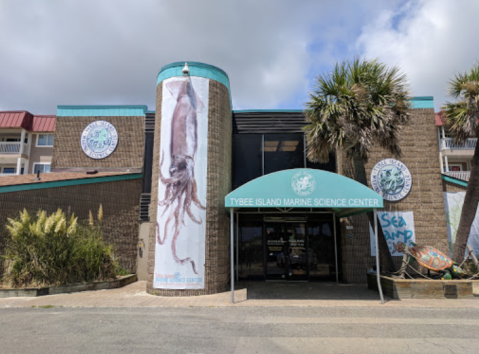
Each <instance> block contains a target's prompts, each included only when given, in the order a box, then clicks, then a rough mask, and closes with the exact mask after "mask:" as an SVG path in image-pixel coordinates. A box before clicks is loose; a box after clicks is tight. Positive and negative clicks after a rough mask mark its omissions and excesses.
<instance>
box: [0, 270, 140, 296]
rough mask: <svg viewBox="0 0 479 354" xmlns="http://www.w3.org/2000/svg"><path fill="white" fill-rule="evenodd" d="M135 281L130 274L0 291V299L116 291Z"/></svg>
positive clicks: (133, 275) (135, 276) (134, 276)
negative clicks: (110, 278) (77, 282)
mask: <svg viewBox="0 0 479 354" xmlns="http://www.w3.org/2000/svg"><path fill="white" fill-rule="evenodd" d="M137 280H138V277H137V275H136V274H131V275H126V276H123V277H120V278H118V279H115V280H111V281H104V282H98V283H90V284H71V285H59V286H52V287H47V288H23V289H21V288H20V289H12V288H10V289H0V299H2V298H7V297H37V296H44V295H58V294H69V293H77V292H80V291H91V290H105V289H116V288H122V287H124V286H125V285H128V284H131V283H134V282H136V281H137Z"/></svg>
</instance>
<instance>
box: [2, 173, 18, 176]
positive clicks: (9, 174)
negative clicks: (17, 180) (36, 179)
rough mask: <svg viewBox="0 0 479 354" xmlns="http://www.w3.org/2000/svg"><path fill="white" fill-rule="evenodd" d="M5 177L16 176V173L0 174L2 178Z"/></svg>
mask: <svg viewBox="0 0 479 354" xmlns="http://www.w3.org/2000/svg"><path fill="white" fill-rule="evenodd" d="M4 176H15V173H0V177H4Z"/></svg>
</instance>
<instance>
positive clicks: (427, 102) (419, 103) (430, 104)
mask: <svg viewBox="0 0 479 354" xmlns="http://www.w3.org/2000/svg"><path fill="white" fill-rule="evenodd" d="M411 103H412V107H411V108H416V109H417V108H423V109H427V108H432V109H434V97H433V96H419V97H413V98H412V100H411Z"/></svg>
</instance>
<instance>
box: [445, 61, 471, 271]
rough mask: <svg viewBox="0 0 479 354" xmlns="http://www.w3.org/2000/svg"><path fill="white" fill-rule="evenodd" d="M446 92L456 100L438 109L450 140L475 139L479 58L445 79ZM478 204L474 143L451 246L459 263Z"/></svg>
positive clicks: (453, 257)
mask: <svg viewBox="0 0 479 354" xmlns="http://www.w3.org/2000/svg"><path fill="white" fill-rule="evenodd" d="M448 91H449V94H450V95H451V96H452V97H453V98H455V99H456V100H457V102H455V103H450V102H446V104H445V105H444V106H443V107H442V109H443V111H444V113H443V114H444V115H445V118H446V127H447V128H448V130H449V132H450V133H451V135H452V137H453V138H454V142H455V143H457V144H463V143H464V142H465V141H466V139H468V138H470V137H474V136H475V137H478V138H479V125H478V120H479V61H478V62H477V63H476V64H475V65H474V66H473V67H472V69H471V70H470V71H469V72H464V73H459V74H457V75H456V76H455V77H454V78H453V79H452V80H451V81H450V82H449V87H448ZM478 203H479V144H476V148H475V149H474V156H473V157H472V168H471V176H470V178H469V182H468V184H467V189H466V197H465V198H464V204H463V207H462V212H461V219H460V221H459V228H458V230H457V235H456V241H455V243H454V247H453V254H452V259H454V260H455V261H456V262H459V263H460V262H462V260H463V259H464V254H465V250H466V246H467V240H468V238H469V233H470V232H471V225H472V222H473V221H474V217H475V216H476V211H477V204H478ZM476 251H477V250H476Z"/></svg>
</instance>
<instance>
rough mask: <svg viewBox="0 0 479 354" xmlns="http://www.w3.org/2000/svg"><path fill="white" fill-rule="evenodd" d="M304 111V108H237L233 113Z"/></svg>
mask: <svg viewBox="0 0 479 354" xmlns="http://www.w3.org/2000/svg"><path fill="white" fill-rule="evenodd" d="M269 112H271V113H283V112H284V113H302V112H304V109H236V110H233V113H269Z"/></svg>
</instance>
